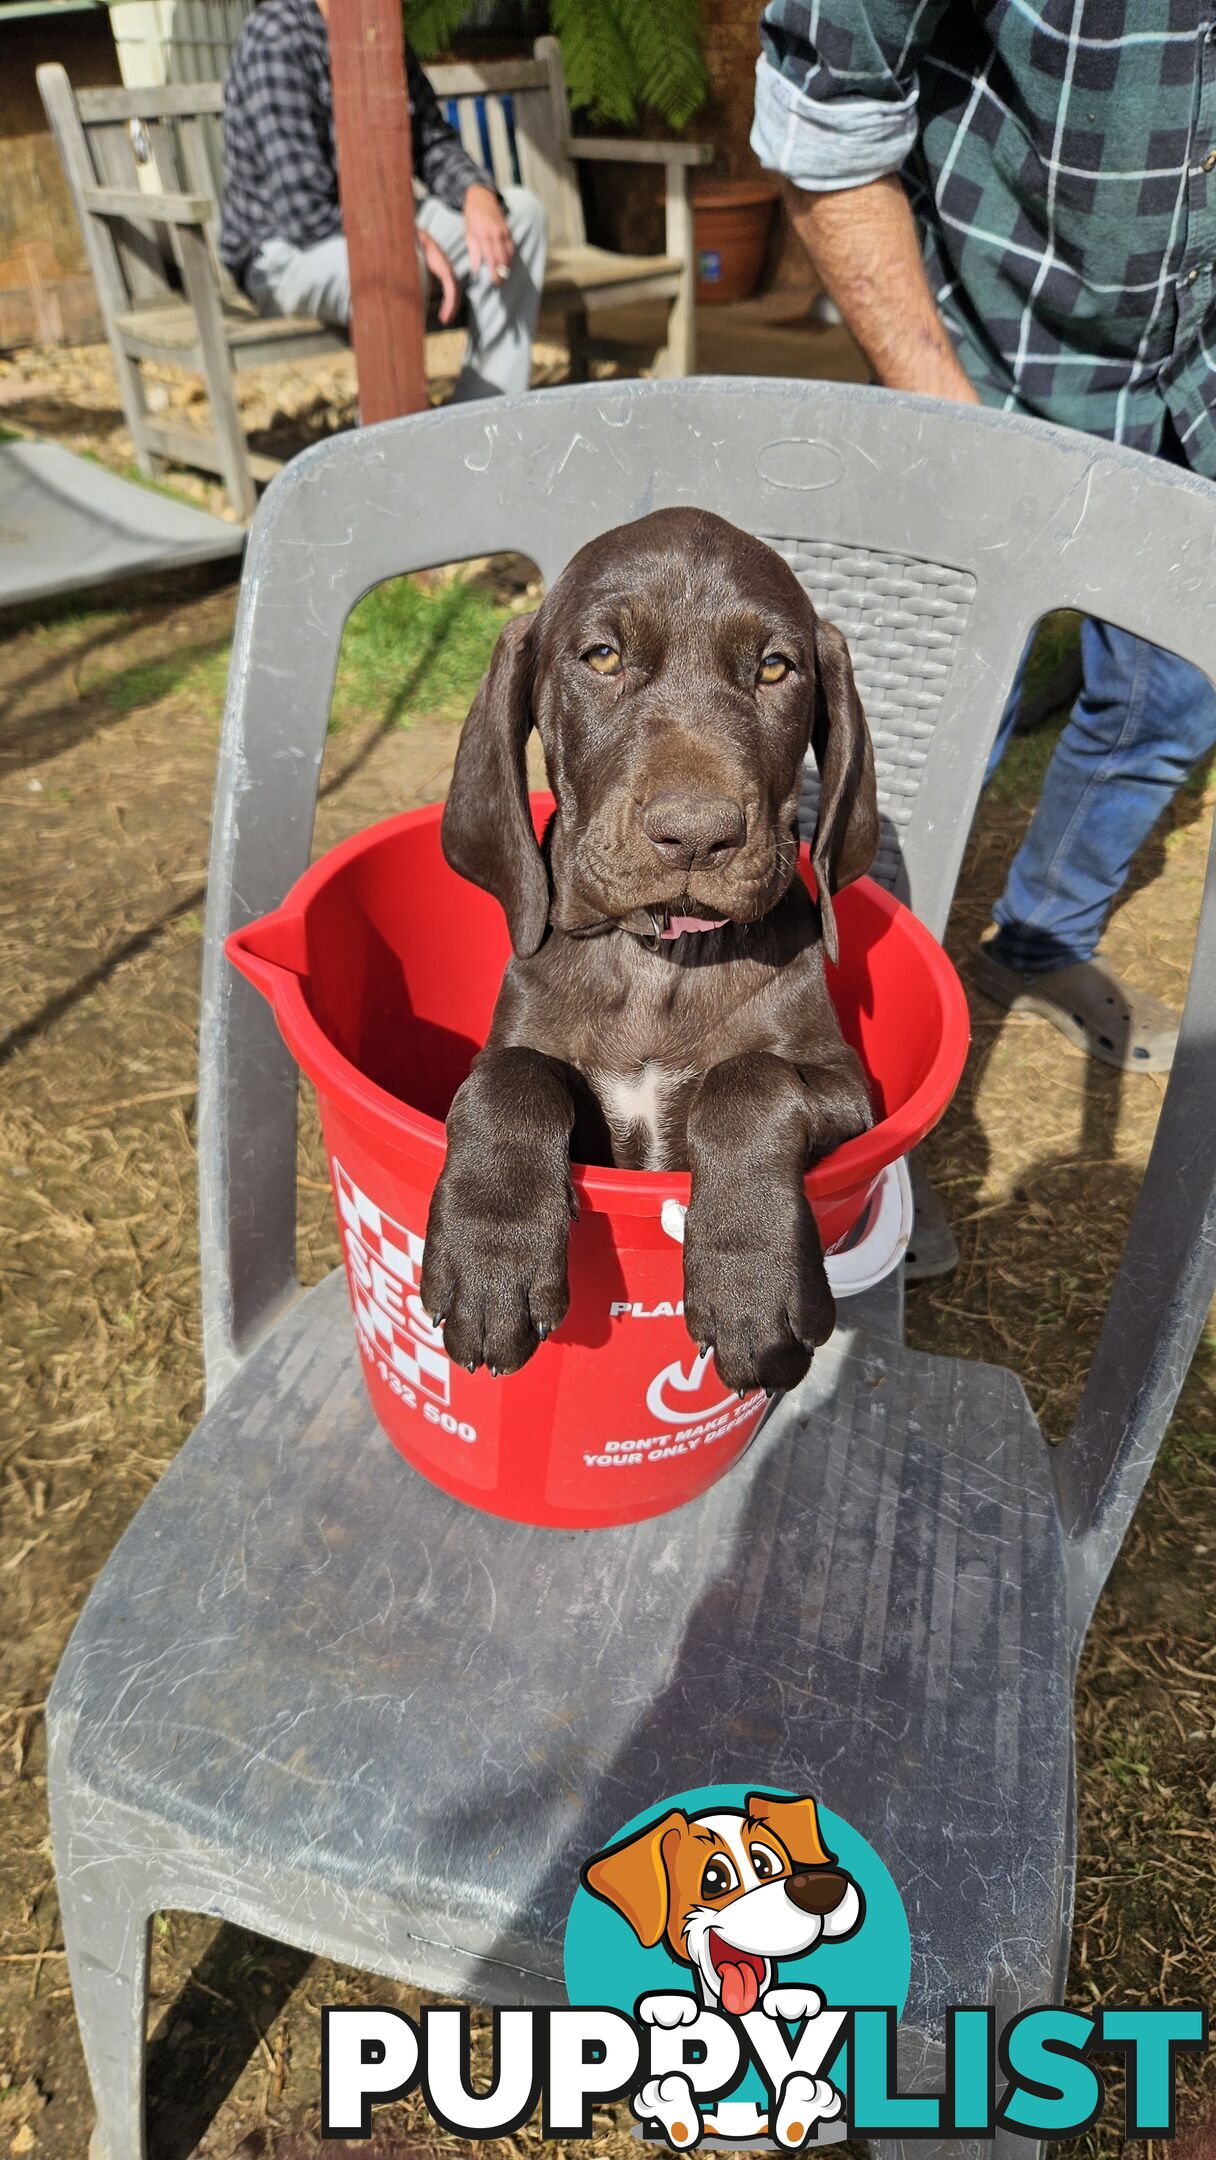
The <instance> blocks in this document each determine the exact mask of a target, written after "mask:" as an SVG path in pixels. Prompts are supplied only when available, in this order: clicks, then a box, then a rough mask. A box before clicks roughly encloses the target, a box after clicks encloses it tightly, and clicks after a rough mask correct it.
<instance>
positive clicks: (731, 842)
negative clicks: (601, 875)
mask: <svg viewBox="0 0 1216 2160" xmlns="http://www.w3.org/2000/svg"><path fill="white" fill-rule="evenodd" d="M642 830H643V832H644V833H645V835H646V838H647V839H648V840H649V842H650V844H651V846H652V848H653V849H654V851H655V853H656V855H658V856H660V857H661V859H662V860H663V861H664V862H665V863H669V864H670V865H671V867H672V868H673V869H676V870H709V869H713V870H716V869H718V868H720V866H721V865H722V864H723V863H725V862H728V861H729V860H730V857H731V856H732V855H733V854H735V853H736V851H737V850H738V849H739V848H741V847H742V845H743V842H744V841H745V840H746V838H747V819H746V817H745V816H744V814H743V810H742V807H741V805H740V804H739V803H737V802H732V801H731V800H730V798H729V797H728V796H726V795H677V794H668V795H653V796H652V797H651V799H650V801H649V802H648V803H647V805H646V808H645V809H644V810H643V812H642Z"/></svg>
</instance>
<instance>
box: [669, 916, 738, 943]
mask: <svg viewBox="0 0 1216 2160" xmlns="http://www.w3.org/2000/svg"><path fill="white" fill-rule="evenodd" d="M727 920H728V918H727V917H726V916H725V915H719V916H718V918H717V920H716V922H710V921H708V920H707V918H706V917H705V916H704V915H673V916H672V918H671V921H670V922H669V923H668V925H667V928H666V929H665V930H660V932H659V936H660V937H661V938H676V937H683V935H684V932H685V931H686V930H721V929H722V928H723V926H724V925H725V923H726V922H727Z"/></svg>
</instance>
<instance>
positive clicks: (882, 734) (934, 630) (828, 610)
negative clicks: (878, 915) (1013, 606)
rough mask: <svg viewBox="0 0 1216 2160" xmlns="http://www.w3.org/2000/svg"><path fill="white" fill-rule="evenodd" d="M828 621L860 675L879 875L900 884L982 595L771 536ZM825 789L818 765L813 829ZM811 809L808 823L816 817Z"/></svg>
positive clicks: (942, 570)
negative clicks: (925, 775) (941, 723)
mask: <svg viewBox="0 0 1216 2160" xmlns="http://www.w3.org/2000/svg"><path fill="white" fill-rule="evenodd" d="M763 537H764V539H766V540H767V541H768V544H769V546H770V547H771V548H775V549H776V551H777V553H778V555H781V556H783V557H784V559H785V561H786V562H787V563H788V564H789V566H790V568H791V570H792V571H793V572H794V575H795V577H796V578H797V579H798V582H799V584H800V585H802V586H803V587H804V588H805V589H806V591H807V592H808V593H809V594H810V596H811V599H812V600H813V601H814V603H815V606H816V608H817V609H818V610H819V612H820V614H821V615H825V616H826V617H827V619H828V621H829V622H831V623H835V625H836V628H837V629H838V630H841V631H843V633H844V635H845V637H846V638H847V639H848V643H849V651H850V653H851V654H852V658H853V672H854V674H855V676H856V678H857V687H858V689H859V691H860V692H861V702H862V705H863V706H864V708H865V715H866V719H867V721H868V722H869V726H870V734H871V736H872V737H873V741H874V762H875V766H876V769H877V774H878V807H879V809H880V811H881V813H882V823H883V834H882V840H881V842H880V845H879V850H878V855H877V857H876V858H875V862H874V868H873V872H872V875H873V876H874V877H876V878H877V879H878V881H879V883H880V884H882V885H887V886H893V885H894V883H895V878H896V870H897V867H898V863H899V840H900V836H901V834H902V832H903V830H904V828H905V826H906V825H907V824H908V822H909V820H910V818H911V816H912V811H913V808H914V805H915V802H916V797H917V792H918V790H919V788H920V782H921V774H922V771H923V768H924V763H925V758H926V756H927V754H928V749H929V744H930V741H931V740H932V736H933V730H934V728H935V726H936V724H937V717H938V712H939V709H940V707H941V702H942V695H943V692H944V691H945V687H946V680H947V677H948V675H949V673H950V668H951V665H952V663H953V660H954V654H955V649H956V647H957V645H958V642H959V639H960V638H961V637H962V635H963V631H964V629H965V627H966V622H967V611H968V609H969V608H970V606H971V602H972V601H973V599H974V598H975V579H974V578H973V577H972V576H971V575H970V574H969V572H967V571H965V570H952V569H949V568H947V567H946V566H945V565H944V564H942V563H933V562H918V561H917V560H916V559H915V558H914V557H913V556H910V555H879V554H876V553H875V552H874V551H873V549H871V548H863V547H847V546H843V545H841V544H839V543H837V542H833V541H827V540H790V539H785V538H782V537H781V536H779V535H776V534H772V533H765V534H764V535H763ZM817 795H818V788H817V782H816V780H815V776H814V770H813V767H812V768H811V769H810V776H809V786H808V789H807V791H806V794H805V797H804V805H803V808H804V821H803V830H804V831H805V832H808V833H809V832H810V829H811V825H812V824H813V821H814V804H815V801H816V800H817ZM808 813H809V821H808Z"/></svg>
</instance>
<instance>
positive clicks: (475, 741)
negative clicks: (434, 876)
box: [442, 615, 549, 956]
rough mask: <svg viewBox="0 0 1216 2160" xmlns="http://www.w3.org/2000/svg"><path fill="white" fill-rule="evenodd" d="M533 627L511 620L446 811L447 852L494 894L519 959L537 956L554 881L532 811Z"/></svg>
mask: <svg viewBox="0 0 1216 2160" xmlns="http://www.w3.org/2000/svg"><path fill="white" fill-rule="evenodd" d="M532 623H533V618H532V616H530V615H519V616H517V617H516V618H515V621H514V622H509V623H508V624H507V626H506V629H505V630H504V631H503V633H502V635H501V637H500V638H499V640H498V643H497V645H496V646H495V648H494V657H493V659H492V660H491V662H490V665H489V667H488V668H487V670H486V672H485V674H484V675H483V677H482V679H481V687H480V689H479V690H478V692H477V695H476V697H475V698H474V700H473V703H472V706H471V707H470V710H469V717H468V719H467V720H466V721H465V724H464V727H463V728H462V730H461V735H460V743H459V747H458V748H457V751H456V767H455V771H454V772H453V774H452V785H451V788H450V790H449V793H448V799H447V805H446V807H445V809H444V813H443V827H442V834H443V852H444V854H445V855H446V857H447V859H448V861H449V862H450V864H451V865H452V868H453V870H457V871H459V873H460V875H461V877H466V878H469V879H471V881H472V883H473V884H474V885H480V886H482V887H483V889H484V890H485V891H486V892H490V893H493V895H494V898H495V899H496V900H497V901H498V902H499V903H500V905H501V907H502V910H503V913H504V914H505V916H506V918H507V927H508V928H509V930H510V932H511V943H512V945H513V946H514V947H515V950H516V952H517V953H523V954H524V955H525V956H526V955H527V954H529V953H534V952H535V951H536V949H537V947H538V945H539V944H540V942H541V939H542V938H543V937H544V934H545V924H546V922H547V920H548V916H549V881H548V879H547V877H546V876H545V866H544V863H543V862H542V860H541V853H540V849H539V848H538V846H537V844H536V835H535V833H534V832H533V830H532V818H531V813H530V812H529V809H528V781H527V768H526V766H525V764H524V745H525V744H526V742H527V740H528V735H529V733H530V731H531V727H532V702H531V698H532V661H533V652H532Z"/></svg>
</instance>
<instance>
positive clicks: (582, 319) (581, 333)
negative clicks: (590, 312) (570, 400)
mask: <svg viewBox="0 0 1216 2160" xmlns="http://www.w3.org/2000/svg"><path fill="white" fill-rule="evenodd" d="M566 343H567V345H568V346H569V348H570V380H571V382H572V383H579V382H586V380H587V358H588V355H587V310H586V308H582V307H578V308H568V309H567V311H566Z"/></svg>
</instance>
